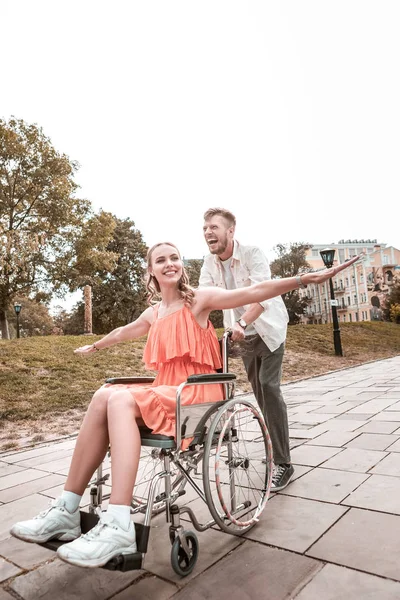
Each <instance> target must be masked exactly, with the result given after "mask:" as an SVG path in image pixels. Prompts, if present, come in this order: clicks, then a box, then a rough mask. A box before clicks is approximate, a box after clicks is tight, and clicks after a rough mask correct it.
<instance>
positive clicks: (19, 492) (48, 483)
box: [0, 473, 65, 503]
mask: <svg viewBox="0 0 400 600" xmlns="http://www.w3.org/2000/svg"><path fill="white" fill-rule="evenodd" d="M43 475H44V473H41V478H40V479H34V480H33V481H29V482H28V483H23V484H21V485H16V486H14V487H11V488H8V489H6V490H2V491H1V492H0V502H4V503H6V502H12V501H13V500H18V499H19V498H24V497H25V496H29V495H30V494H34V493H35V492H41V491H42V490H46V489H47V488H49V487H52V486H54V485H56V484H60V483H62V482H63V481H65V476H64V475H44V476H43Z"/></svg>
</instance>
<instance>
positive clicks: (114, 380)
mask: <svg viewBox="0 0 400 600" xmlns="http://www.w3.org/2000/svg"><path fill="white" fill-rule="evenodd" d="M154 379H155V377H109V378H108V379H106V383H153V381H154Z"/></svg>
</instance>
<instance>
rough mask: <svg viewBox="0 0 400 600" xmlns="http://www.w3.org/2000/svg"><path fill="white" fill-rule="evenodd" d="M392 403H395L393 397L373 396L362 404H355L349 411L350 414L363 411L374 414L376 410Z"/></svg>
mask: <svg viewBox="0 0 400 600" xmlns="http://www.w3.org/2000/svg"><path fill="white" fill-rule="evenodd" d="M392 404H395V400H394V399H393V398H387V396H385V397H384V398H375V399H374V400H370V401H369V402H364V404H360V405H359V406H355V407H354V408H352V409H351V410H350V411H349V412H350V413H351V414H356V413H363V414H371V415H375V414H376V413H377V412H379V411H381V410H384V409H385V408H387V407H388V406H391V405H392Z"/></svg>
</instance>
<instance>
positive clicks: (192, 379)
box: [186, 373, 236, 383]
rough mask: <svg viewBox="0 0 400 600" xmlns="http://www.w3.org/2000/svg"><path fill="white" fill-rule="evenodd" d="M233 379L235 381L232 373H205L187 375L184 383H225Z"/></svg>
mask: <svg viewBox="0 0 400 600" xmlns="http://www.w3.org/2000/svg"><path fill="white" fill-rule="evenodd" d="M234 379H236V375H234V374H233V373H207V374H205V375H189V377H188V378H187V382H186V383H226V382H227V381H233V380H234Z"/></svg>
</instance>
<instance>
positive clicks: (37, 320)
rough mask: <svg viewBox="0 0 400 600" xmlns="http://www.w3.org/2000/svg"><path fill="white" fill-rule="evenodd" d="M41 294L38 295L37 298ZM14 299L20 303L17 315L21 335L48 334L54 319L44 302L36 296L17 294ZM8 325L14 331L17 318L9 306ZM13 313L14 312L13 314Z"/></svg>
mask: <svg viewBox="0 0 400 600" xmlns="http://www.w3.org/2000/svg"><path fill="white" fill-rule="evenodd" d="M40 298H41V295H39V299H40ZM15 301H16V302H18V303H19V304H21V312H20V315H19V324H20V335H21V337H26V336H32V335H50V334H51V333H52V331H53V328H54V321H53V319H52V317H51V315H50V314H49V310H48V308H47V306H46V305H45V304H43V303H42V302H40V300H39V301H38V299H37V298H35V299H33V300H32V299H30V298H26V297H23V296H17V297H16V298H15ZM9 313H10V315H12V316H11V318H10V319H9V320H10V325H11V326H12V328H13V330H14V331H16V327H17V319H16V315H15V313H14V310H13V309H12V308H10V310H9ZM13 313H14V314H13Z"/></svg>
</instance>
